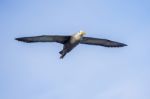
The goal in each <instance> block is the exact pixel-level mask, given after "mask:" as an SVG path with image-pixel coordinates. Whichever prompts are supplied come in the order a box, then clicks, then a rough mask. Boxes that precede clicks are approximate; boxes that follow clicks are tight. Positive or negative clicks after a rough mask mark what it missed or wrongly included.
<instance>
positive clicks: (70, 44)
mask: <svg viewBox="0 0 150 99" xmlns="http://www.w3.org/2000/svg"><path fill="white" fill-rule="evenodd" d="M84 35H85V32H83V31H80V32H78V33H76V34H74V35H72V36H60V35H42V36H34V37H21V38H16V40H18V41H23V42H26V43H32V42H57V43H61V44H63V45H64V46H63V49H62V51H60V52H59V53H60V54H61V57H60V58H63V57H64V56H65V55H66V54H67V53H68V52H70V51H71V50H72V49H73V48H74V47H76V46H77V45H78V44H80V43H81V44H89V45H100V46H105V47H123V46H127V45H126V44H123V43H119V42H115V41H110V40H107V39H99V38H91V37H83V36H84Z"/></svg>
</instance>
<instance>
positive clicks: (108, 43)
mask: <svg viewBox="0 0 150 99" xmlns="http://www.w3.org/2000/svg"><path fill="white" fill-rule="evenodd" d="M80 43H81V44H89V45H100V46H104V47H123V46H127V45H126V44H123V43H119V42H115V41H111V40H107V39H99V38H91V37H83V39H82V40H81V42H80Z"/></svg>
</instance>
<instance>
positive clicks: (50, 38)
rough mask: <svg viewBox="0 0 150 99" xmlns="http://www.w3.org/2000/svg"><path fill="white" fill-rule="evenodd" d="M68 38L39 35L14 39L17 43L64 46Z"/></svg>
mask: <svg viewBox="0 0 150 99" xmlns="http://www.w3.org/2000/svg"><path fill="white" fill-rule="evenodd" d="M69 38H70V36H60V35H41V36H33V37H21V38H16V40H18V41H22V42H26V43H32V42H57V43H61V44H64V43H65V42H66V41H67V40H69Z"/></svg>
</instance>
